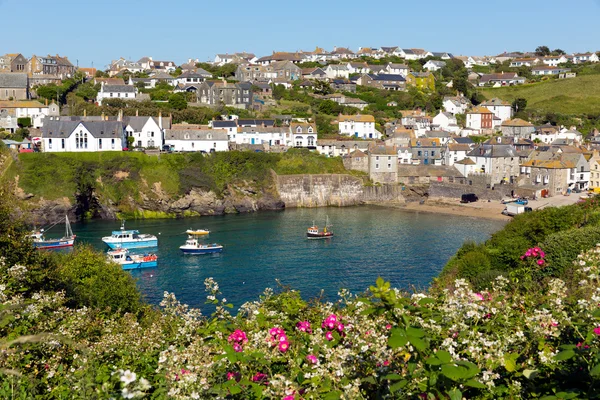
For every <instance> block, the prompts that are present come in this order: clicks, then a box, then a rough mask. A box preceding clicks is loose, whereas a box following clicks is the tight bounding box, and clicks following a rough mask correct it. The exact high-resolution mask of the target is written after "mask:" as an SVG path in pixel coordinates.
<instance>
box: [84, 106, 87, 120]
mask: <svg viewBox="0 0 600 400" xmlns="http://www.w3.org/2000/svg"><path fill="white" fill-rule="evenodd" d="M83 117H84V118H85V117H87V110H86V109H85V108H84V109H83Z"/></svg>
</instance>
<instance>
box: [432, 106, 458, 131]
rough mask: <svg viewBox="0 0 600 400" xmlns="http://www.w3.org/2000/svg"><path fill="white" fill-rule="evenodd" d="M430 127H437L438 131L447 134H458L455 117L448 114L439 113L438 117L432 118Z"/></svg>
mask: <svg viewBox="0 0 600 400" xmlns="http://www.w3.org/2000/svg"><path fill="white" fill-rule="evenodd" d="M432 125H437V126H438V127H439V128H440V129H442V130H445V131H448V132H453V133H458V132H460V127H459V126H458V122H457V121H456V117H455V116H454V115H453V114H452V113H449V112H442V111H440V112H439V114H438V115H436V116H435V117H433V121H432Z"/></svg>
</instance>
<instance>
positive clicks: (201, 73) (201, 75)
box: [174, 68, 212, 86]
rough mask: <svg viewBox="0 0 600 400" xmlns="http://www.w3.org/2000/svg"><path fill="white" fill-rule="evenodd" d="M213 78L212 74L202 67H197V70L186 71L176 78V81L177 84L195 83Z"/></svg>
mask: <svg viewBox="0 0 600 400" xmlns="http://www.w3.org/2000/svg"><path fill="white" fill-rule="evenodd" d="M210 78H212V74H211V73H210V72H208V71H205V70H203V69H202V68H197V69H196V70H195V71H186V72H184V73H183V74H181V75H179V76H178V77H177V78H175V80H174V83H175V86H177V85H193V84H196V83H202V82H204V81H205V80H207V79H210Z"/></svg>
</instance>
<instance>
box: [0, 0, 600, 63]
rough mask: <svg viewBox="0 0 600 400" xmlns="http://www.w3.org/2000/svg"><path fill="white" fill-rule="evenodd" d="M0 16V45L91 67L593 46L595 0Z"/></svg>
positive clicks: (77, 1) (205, 5) (289, 4)
mask: <svg viewBox="0 0 600 400" xmlns="http://www.w3.org/2000/svg"><path fill="white" fill-rule="evenodd" d="M0 16H2V17H5V18H2V21H3V23H2V33H1V36H0V37H1V39H0V54H5V53H22V54H23V55H24V56H25V57H31V56H32V55H33V54H37V55H46V54H52V55H54V54H60V55H64V56H67V57H69V59H70V60H71V62H72V63H73V64H78V65H79V66H81V67H91V66H93V67H95V68H101V69H104V68H107V66H108V65H109V64H110V61H111V60H116V59H118V58H120V57H124V58H127V59H131V60H133V61H137V60H138V59H140V58H142V57H144V56H151V57H153V59H154V60H168V61H174V62H176V63H177V64H181V63H183V62H186V61H187V60H188V59H190V58H192V59H199V60H200V61H207V60H213V59H214V57H215V54H217V53H226V52H228V53H232V52H239V51H247V52H251V53H254V54H256V55H257V56H258V57H261V56H264V55H268V54H271V53H272V51H274V50H277V51H296V50H305V51H312V50H314V49H315V47H316V46H319V47H321V48H324V49H326V50H331V49H332V48H333V47H334V46H338V47H349V48H350V49H352V50H353V51H357V50H358V48H359V47H381V46H399V47H405V48H424V49H426V50H429V51H439V52H442V51H443V52H451V53H453V54H454V55H471V56H473V55H475V56H483V55H496V54H499V53H502V52H504V51H532V50H534V49H535V48H536V47H537V46H540V45H546V46H548V47H550V48H551V49H557V48H560V49H563V50H565V51H567V52H568V53H572V52H583V51H597V50H600V40H599V39H600V24H599V23H598V18H599V16H600V0H573V1H571V2H564V1H558V0H519V1H515V0H504V1H502V2H497V1H481V0H478V1H472V0H465V1H448V0H429V1H402V0H378V1H356V0H346V1H339V0H303V1H281V0H278V1H274V0H258V1H257V0H254V1H248V0H245V1H238V0H229V1H209V0H195V1H191V0H170V1H157V0H145V1H144V2H143V3H142V2H137V1H134V0H105V1H87V0H83V1H82V0H56V1H53V2H50V1H47V0H44V1H40V0H0ZM6 17H8V18H6Z"/></svg>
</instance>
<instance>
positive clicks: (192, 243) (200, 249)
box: [179, 235, 223, 254]
mask: <svg viewBox="0 0 600 400" xmlns="http://www.w3.org/2000/svg"><path fill="white" fill-rule="evenodd" d="M179 250H181V251H182V252H183V254H212V253H220V252H222V251H223V246H222V245H220V244H217V243H210V244H202V243H199V242H198V239H197V238H196V237H195V236H194V235H190V236H189V237H188V239H187V240H186V241H185V244H184V245H183V246H179Z"/></svg>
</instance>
